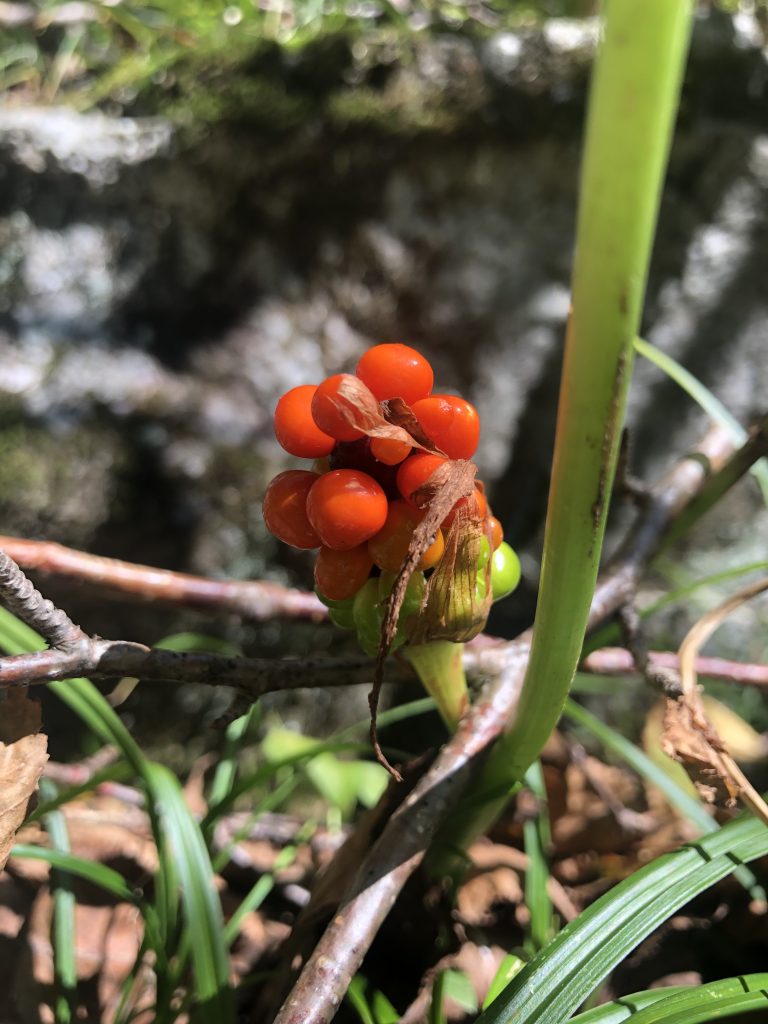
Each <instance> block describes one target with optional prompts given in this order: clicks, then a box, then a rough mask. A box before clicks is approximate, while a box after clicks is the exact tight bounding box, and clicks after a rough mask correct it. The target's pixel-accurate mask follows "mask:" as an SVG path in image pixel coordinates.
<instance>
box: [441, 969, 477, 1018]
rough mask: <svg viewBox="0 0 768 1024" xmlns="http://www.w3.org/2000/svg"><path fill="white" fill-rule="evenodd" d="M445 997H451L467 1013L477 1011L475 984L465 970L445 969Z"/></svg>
mask: <svg viewBox="0 0 768 1024" xmlns="http://www.w3.org/2000/svg"><path fill="white" fill-rule="evenodd" d="M443 999H451V1000H452V1001H453V1002H454V1003H456V1005H457V1006H459V1007H460V1008H461V1009H462V1010H464V1012H465V1013H475V1012H476V1011H477V993H476V992H475V986H474V985H473V984H472V982H471V981H470V980H469V978H468V977H467V975H466V974H465V973H464V971H443Z"/></svg>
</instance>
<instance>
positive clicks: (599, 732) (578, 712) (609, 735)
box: [565, 698, 765, 900]
mask: <svg viewBox="0 0 768 1024" xmlns="http://www.w3.org/2000/svg"><path fill="white" fill-rule="evenodd" d="M565 714H566V716H567V717H568V718H570V719H571V721H572V722H576V724H577V725H580V726H582V728H584V729H588V730H589V731H590V732H591V733H592V735H593V736H595V737H596V738H597V739H598V740H599V741H600V742H601V743H602V745H603V746H604V747H605V749H606V750H610V751H611V753H613V754H615V755H616V756H617V757H620V758H621V759H622V761H624V762H625V763H626V764H628V765H629V767H630V768H632V769H633V770H634V771H636V772H637V774H638V775H640V776H641V778H643V779H645V780H646V782H649V783H651V785H653V786H656V788H657V789H659V790H661V792H662V793H663V794H664V797H665V798H666V800H667V801H668V802H669V804H670V805H671V806H672V807H674V808H675V810H677V811H679V812H680V814H682V815H683V816H684V817H686V818H688V820H689V821H691V822H693V824H694V825H696V827H697V828H698V829H700V830H701V832H703V833H704V835H707V834H709V833H712V832H717V831H718V830H719V828H720V826H719V825H718V824H717V822H716V821H715V819H714V818H713V817H711V815H709V814H707V812H706V810H705V808H704V807H703V805H702V804H701V803H700V802H699V801H698V800H696V799H695V798H694V797H692V796H691V795H690V793H686V791H685V790H684V789H682V788H681V787H680V786H678V784H677V783H676V782H675V780H674V779H672V778H670V776H669V775H667V773H666V772H665V771H664V770H663V769H662V768H660V767H659V766H658V765H657V764H655V763H654V762H653V761H652V760H651V759H650V757H648V756H647V754H645V753H644V751H642V750H640V748H639V747H637V746H635V744H634V743H631V742H630V741H629V740H628V739H626V738H625V737H624V736H622V735H621V733H619V732H616V730H615V729H611V727H610V726H608V725H606V724H605V722H601V721H600V719H599V718H596V717H595V715H593V714H592V713H591V712H590V711H587V709H586V708H584V707H582V706H581V704H577V703H576V702H575V701H573V700H571V699H570V698H569V700H568V702H567V703H566V705H565ZM734 875H735V876H736V878H738V880H739V881H740V882H741V884H742V885H743V886H744V887H745V888H747V889H749V891H750V892H751V894H752V896H753V898H754V899H761V900H764V899H765V891H764V889H763V888H762V886H760V885H759V883H758V881H757V879H756V878H755V876H754V875H753V874H752V872H751V871H750V870H749V868H746V867H744V866H743V865H742V866H740V867H738V868H737V869H736V871H735V872H734Z"/></svg>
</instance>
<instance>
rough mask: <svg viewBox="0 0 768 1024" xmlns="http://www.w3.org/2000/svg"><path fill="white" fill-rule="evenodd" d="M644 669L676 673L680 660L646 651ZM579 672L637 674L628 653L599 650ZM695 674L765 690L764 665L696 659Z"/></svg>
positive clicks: (673, 655)
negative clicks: (646, 660)
mask: <svg viewBox="0 0 768 1024" xmlns="http://www.w3.org/2000/svg"><path fill="white" fill-rule="evenodd" d="M648 665H649V667H650V669H651V671H655V670H657V669H664V670H668V669H673V670H675V671H678V672H679V670H680V659H679V658H678V656H677V652H676V651H649V652H648ZM580 667H581V671H582V672H589V673H591V674H592V675H596V676H624V675H631V674H633V673H636V672H640V667H639V666H638V665H637V663H636V661H635V658H634V657H633V655H632V652H631V651H628V650H625V648H623V647H601V648H600V649H599V650H597V651H592V653H591V654H588V655H587V657H586V658H585V659H584V660H583V661H582V663H581V666H580ZM695 667H696V672H697V674H698V675H701V676H708V677H709V678H710V679H722V680H723V681H724V682H726V683H741V684H743V685H744V686H756V687H758V688H761V687H768V665H755V664H751V663H749V662H744V661H729V660H728V659H727V658H709V657H698V658H696V661H695Z"/></svg>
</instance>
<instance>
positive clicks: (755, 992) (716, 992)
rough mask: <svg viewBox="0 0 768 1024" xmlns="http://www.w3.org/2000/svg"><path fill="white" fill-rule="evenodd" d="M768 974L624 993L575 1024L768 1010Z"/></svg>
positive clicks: (671, 1023) (696, 1019)
mask: <svg viewBox="0 0 768 1024" xmlns="http://www.w3.org/2000/svg"><path fill="white" fill-rule="evenodd" d="M767 989H768V974H765V973H762V974H745V975H740V976H739V977H737V978H725V979H724V980H722V981H712V982H709V983H708V984H706V985H695V986H693V987H691V988H679V987H675V988H660V989H651V990H650V991H648V992H636V993H635V994H634V995H630V996H622V997H621V999H617V1000H616V1001H615V1002H613V1003H607V1004H606V1005H605V1006H598V1007H596V1008H595V1009H594V1010H588V1011H587V1012H586V1013H580V1014H578V1016H576V1017H574V1018H573V1020H572V1024H577V1022H578V1024H622V1022H623V1021H631V1024H700V1022H701V1024H703V1022H705V1021H713V1020H720V1019H721V1018H722V1017H730V1016H731V1015H735V1014H739V1013H752V1012H754V1011H756V1010H762V1011H763V1012H764V1013H765V1012H766V1010H768V991H766V990H767Z"/></svg>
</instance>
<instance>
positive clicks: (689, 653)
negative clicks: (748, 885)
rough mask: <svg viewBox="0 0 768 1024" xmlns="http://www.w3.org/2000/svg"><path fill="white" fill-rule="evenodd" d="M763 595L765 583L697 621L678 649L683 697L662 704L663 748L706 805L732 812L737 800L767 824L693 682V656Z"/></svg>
mask: <svg viewBox="0 0 768 1024" xmlns="http://www.w3.org/2000/svg"><path fill="white" fill-rule="evenodd" d="M766 591H768V579H763V580H758V581H757V583H751V584H749V585H748V586H746V587H744V588H743V589H741V590H739V591H738V592H737V593H736V594H734V595H733V596H732V597H730V598H728V600H727V601H724V602H723V603H722V604H720V605H719V606H718V607H717V608H715V609H713V611H711V612H708V613H707V614H706V615H704V616H702V618H701V619H699V621H698V622H697V623H696V624H695V626H693V628H692V629H690V630H689V631H688V634H687V635H686V637H685V639H684V640H683V642H682V644H681V645H680V650H679V652H678V658H679V661H680V681H681V684H682V689H683V693H682V695H681V696H680V697H679V698H678V699H676V700H674V701H673V700H669V701H668V702H667V710H666V715H665V723H664V724H665V731H664V737H663V738H662V747H663V749H664V751H665V753H667V754H669V756H670V757H673V758H675V760H677V761H681V762H682V763H683V764H684V765H685V768H686V771H687V772H688V774H689V775H690V776H691V779H692V781H693V782H694V784H695V785H696V788H697V789H698V790H699V792H700V793H701V794H702V796H703V797H704V799H705V800H708V801H709V802H712V801H714V800H716V799H720V798H721V797H724V798H725V802H726V804H727V805H728V806H732V805H733V804H734V803H735V802H736V798H737V797H738V798H739V799H740V800H741V801H742V802H743V803H744V804H745V805H746V806H747V807H748V808H749V809H750V810H751V811H752V812H753V813H754V814H756V815H757V816H758V817H759V818H761V819H762V820H763V821H764V822H765V823H766V824H768V805H767V804H766V803H765V801H764V800H763V798H762V797H761V796H760V794H759V793H758V792H757V790H756V789H755V788H754V786H752V784H751V783H750V781H749V780H748V779H747V777H746V776H745V775H744V773H743V772H742V770H741V769H740V768H739V766H738V765H737V764H736V762H735V761H734V759H733V757H732V756H731V754H730V753H729V751H728V750H727V749H726V747H725V745H724V744H723V742H722V740H721V739H720V737H719V736H718V734H717V730H716V729H715V728H714V726H713V725H712V723H711V722H710V720H709V718H708V717H707V714H706V711H705V710H704V706H703V704H702V700H701V695H700V693H699V688H698V686H697V681H696V656H697V655H698V653H699V650H700V649H701V647H702V646H703V645H704V644H705V643H706V641H707V640H708V639H709V637H710V636H711V635H712V634H713V633H714V632H715V630H716V629H717V628H718V626H719V625H720V624H721V623H722V622H723V621H724V620H725V619H726V618H727V617H728V616H729V615H730V614H731V613H732V612H734V611H735V610H736V609H737V608H740V607H741V605H743V604H745V603H746V602H747V601H750V600H751V599H752V598H754V597H758V596H759V595H760V594H763V593H765V592H766Z"/></svg>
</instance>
